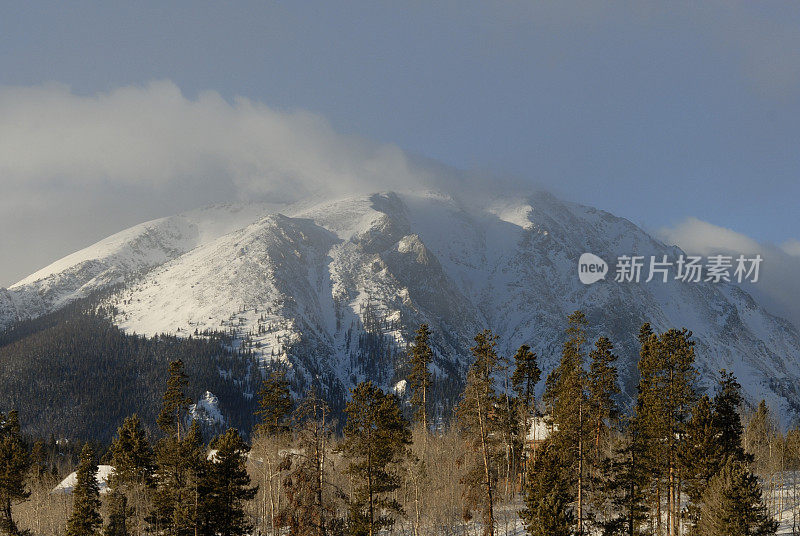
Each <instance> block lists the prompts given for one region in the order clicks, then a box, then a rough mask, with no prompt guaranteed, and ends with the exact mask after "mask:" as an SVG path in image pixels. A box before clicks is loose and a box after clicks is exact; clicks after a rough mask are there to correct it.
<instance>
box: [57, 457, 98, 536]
mask: <svg viewBox="0 0 800 536" xmlns="http://www.w3.org/2000/svg"><path fill="white" fill-rule="evenodd" d="M102 524H103V518H102V517H100V486H99V485H98V483H97V462H96V461H95V457H94V451H93V450H92V447H90V446H89V444H88V443H87V444H85V445H84V446H83V450H82V451H81V458H80V463H79V464H78V470H77V482H76V484H75V487H74V488H73V490H72V515H71V516H70V517H69V520H68V521H67V533H66V534H67V536H95V535H97V534H99V533H100V527H101V526H102Z"/></svg>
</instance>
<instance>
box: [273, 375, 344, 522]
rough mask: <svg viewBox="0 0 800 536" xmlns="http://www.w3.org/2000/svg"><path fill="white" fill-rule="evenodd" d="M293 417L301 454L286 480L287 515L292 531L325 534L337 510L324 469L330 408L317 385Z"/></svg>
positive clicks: (328, 434)
mask: <svg viewBox="0 0 800 536" xmlns="http://www.w3.org/2000/svg"><path fill="white" fill-rule="evenodd" d="M294 421H295V429H297V431H298V432H297V443H298V447H299V448H298V450H299V451H300V454H299V456H298V459H297V461H295V462H294V464H293V466H292V470H291V472H290V473H289V475H288V476H287V477H286V478H285V479H284V482H283V487H284V491H285V492H286V496H287V499H288V502H289V506H288V508H287V511H288V513H287V515H285V517H286V518H287V520H288V524H289V528H290V529H291V533H292V534H293V535H297V536H311V535H317V536H323V535H324V534H326V533H327V526H328V519H330V518H331V517H332V516H333V514H334V507H333V504H331V503H332V501H331V500H330V499H329V497H328V495H329V491H328V490H330V489H331V486H330V485H328V483H327V479H326V469H325V465H326V461H327V458H328V442H329V440H330V435H331V421H330V409H329V408H328V405H327V404H326V403H325V401H324V400H323V399H322V398H321V397H320V396H319V394H318V391H317V389H316V387H312V388H311V389H309V391H308V392H307V393H306V396H305V397H303V400H302V401H301V402H300V404H299V405H298V406H297V409H296V410H295V413H294Z"/></svg>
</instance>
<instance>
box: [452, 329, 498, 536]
mask: <svg viewBox="0 0 800 536" xmlns="http://www.w3.org/2000/svg"><path fill="white" fill-rule="evenodd" d="M496 345H497V336H496V335H494V334H493V333H492V332H491V330H488V329H487V330H484V331H482V332H481V333H479V334H478V335H476V336H475V346H473V347H472V348H471V349H470V350H471V351H472V355H473V356H474V358H475V361H473V363H472V365H471V366H470V369H469V371H468V373H467V385H466V387H465V388H464V395H463V398H462V400H461V402H460V404H459V406H458V420H459V425H460V426H461V427H462V429H463V430H464V432H465V433H466V435H467V438H468V440H469V442H470V444H471V448H472V450H473V451H474V452H476V453H479V455H480V461H479V463H478V464H477V465H476V466H475V468H474V469H473V471H471V472H470V473H469V474H468V475H467V478H466V481H465V482H464V483H465V485H466V487H467V490H466V495H467V497H468V498H470V499H471V500H470V501H469V503H471V504H472V505H479V506H480V507H481V511H482V514H483V524H484V534H486V535H488V536H494V528H495V522H494V502H495V497H494V495H495V480H496V478H497V475H496V464H497V453H498V448H497V446H496V445H495V442H496V441H497V440H498V438H497V436H498V435H499V434H498V431H499V430H498V428H499V427H498V420H499V419H498V415H497V413H498V412H497V409H496V408H497V405H498V403H497V393H496V392H495V388H494V375H495V373H496V372H497V368H498V362H499V358H498V356H497V352H496V350H495V347H496Z"/></svg>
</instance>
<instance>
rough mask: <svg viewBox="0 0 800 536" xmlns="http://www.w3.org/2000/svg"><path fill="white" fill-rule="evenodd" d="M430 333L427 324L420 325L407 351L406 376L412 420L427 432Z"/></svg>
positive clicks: (431, 353) (430, 357) (431, 355)
mask: <svg viewBox="0 0 800 536" xmlns="http://www.w3.org/2000/svg"><path fill="white" fill-rule="evenodd" d="M430 336H431V331H430V329H428V325H427V324H421V325H420V327H419V329H418V330H417V333H416V335H415V336H414V342H413V345H412V346H411V348H410V349H409V361H410V362H411V372H410V373H409V375H408V383H409V388H410V389H411V406H412V407H413V408H414V419H415V420H416V421H417V422H420V423H422V428H423V429H424V430H426V431H427V430H428V389H429V388H430V386H431V372H430V370H429V369H428V367H429V366H430V364H431V363H432V362H433V350H431V347H430V344H429V342H428V340H429V339H430Z"/></svg>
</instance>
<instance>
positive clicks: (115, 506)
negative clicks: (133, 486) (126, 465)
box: [103, 490, 129, 536]
mask: <svg viewBox="0 0 800 536" xmlns="http://www.w3.org/2000/svg"><path fill="white" fill-rule="evenodd" d="M128 517H129V516H128V498H127V497H126V496H125V495H124V494H123V493H120V492H119V491H117V490H112V491H111V492H110V493H109V494H108V524H106V527H105V529H103V536H128Z"/></svg>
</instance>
